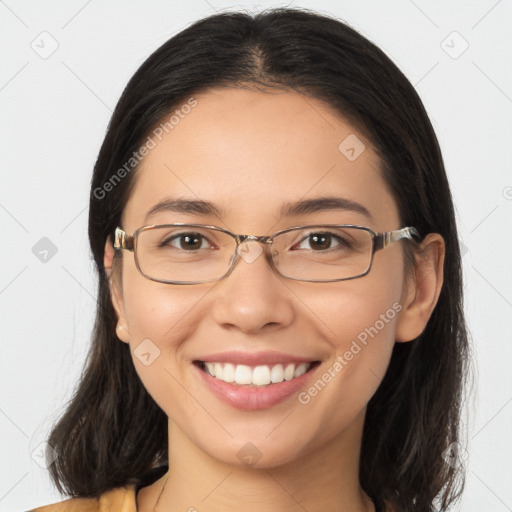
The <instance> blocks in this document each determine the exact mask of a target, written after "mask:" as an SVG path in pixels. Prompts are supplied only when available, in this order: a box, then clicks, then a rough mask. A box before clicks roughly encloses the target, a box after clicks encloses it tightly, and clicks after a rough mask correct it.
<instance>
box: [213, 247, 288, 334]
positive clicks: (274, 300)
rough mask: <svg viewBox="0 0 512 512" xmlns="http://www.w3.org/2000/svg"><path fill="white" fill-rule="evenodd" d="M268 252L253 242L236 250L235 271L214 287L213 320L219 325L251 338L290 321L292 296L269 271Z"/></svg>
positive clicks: (283, 325)
mask: <svg viewBox="0 0 512 512" xmlns="http://www.w3.org/2000/svg"><path fill="white" fill-rule="evenodd" d="M269 250H271V248H267V250H265V246H264V245H263V244H261V243H260V242H256V241H253V240H249V241H246V242H244V243H242V244H241V245H240V246H239V247H238V250H237V254H236V257H237V261H236V264H235V267H234V268H233V270H232V272H231V273H230V274H229V275H228V276H227V277H225V278H224V279H222V280H221V281H220V282H218V283H217V286H216V287H215V292H214V293H215V294H216V295H215V298H214V300H213V317H214V319H215V321H216V322H217V323H218V324H219V325H221V326H224V327H228V328H232V329H234V328H237V329H239V330H240V331H243V332H244V333H247V334H254V333H257V332H259V331H261V330H262V329H267V330H268V329H279V328H283V327H285V326H287V325H289V324H290V323H291V322H292V321H293V318H294V314H295V312H294V307H293V299H294V295H293V294H292V292H291V291H290V290H289V288H288V287H287V286H286V283H284V282H283V281H284V278H282V277H281V276H279V275H277V273H276V272H275V271H274V270H273V269H272V268H271V265H270V261H269V258H268V257H267V255H268V252H267V251H269Z"/></svg>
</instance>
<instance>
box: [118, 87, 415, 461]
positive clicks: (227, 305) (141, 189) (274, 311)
mask: <svg viewBox="0 0 512 512" xmlns="http://www.w3.org/2000/svg"><path fill="white" fill-rule="evenodd" d="M195 99H196V100H197V105H196V106H195V107H194V108H191V109H190V113H188V114H187V115H183V117H182V118H180V119H179V122H178V123H176V124H174V127H173V128H172V129H170V130H169V129H168V133H166V132H165V130H160V132H162V133H160V132H158V133H159V137H160V138H161V140H159V138H157V137H154V141H155V143H156V147H154V148H153V149H151V150H150V151H149V153H148V154H147V155H146V156H145V157H144V159H143V162H142V164H141V166H140V167H139V169H138V170H137V180H136V183H135V186H134V189H133V191H132V194H131V196H130V199H129V201H128V203H127V204H126V207H125V209H124V213H123V218H122V226H123V228H124V229H125V230H126V232H127V233H128V234H132V233H133V231H135V230H136V229H137V228H140V227H141V226H144V225H151V224H169V223H199V224H208V225H216V226H219V227H222V228H226V229H229V230H230V231H232V232H234V233H240V234H254V235H270V234H272V233H274V232H276V231H279V230H281V229H285V228H289V227H292V226H299V225H313V224H358V225H363V226H368V227H371V228H372V229H373V230H375V231H379V232H380V231H389V230H394V229H398V228H401V227H403V226H401V225H400V224H399V214H398V210H397V206H396V203H395V201H394V200H393V198H392V196H391V194H390V192H389V190H388V187H387V186H386V183H385V182H384V180H383V178H382V177H381V173H380V161H379V158H378V157H377V155H376V153H375V152H374V150H373V149H372V148H371V146H370V143H369V141H368V140H366V139H365V138H364V137H363V136H362V135H361V134H360V133H358V132H357V131H356V130H355V129H354V128H353V127H352V126H351V125H349V124H347V122H345V121H344V120H342V119H341V118H340V117H338V116H336V115H335V114H334V113H333V111H332V109H329V108H328V107H327V106H326V105H325V104H323V103H321V102H319V101H317V100H315V99H312V98H309V97H307V98H306V97H303V96H301V95H299V94H296V93H292V92H287V93H273V94H266V93H261V92H254V91H248V90H240V89H227V88H226V89H215V90H212V91H210V92H208V93H204V94H200V95H197V96H195ZM347 137H348V139H347ZM363 144H364V146H363ZM340 145H341V146H340ZM351 148H352V149H351ZM320 197H336V198H344V199H348V200H350V201H353V202H356V203H359V204H360V205H362V206H363V207H364V208H366V209H367V210H368V212H369V214H370V216H368V215H366V214H364V213H362V212H361V211H356V210H351V209H341V208H337V209H324V210H319V211H316V212H310V213H304V214H299V215H294V216H289V217H282V216H280V213H279V212H280V210H281V209H282V208H283V206H284V205H285V204H289V203H294V202H297V201H304V200H312V199H317V198H320ZM167 198H180V199H188V200H190V201H199V200H201V201H208V202H210V203H213V204H214V205H215V206H216V207H217V208H218V209H219V210H221V211H222V213H221V215H220V216H215V215H209V214H198V213H183V212H175V211H164V210H162V211H159V212H158V213H155V214H153V215H151V216H150V217H148V218H146V214H147V212H148V211H149V210H150V209H151V208H152V207H153V206H154V205H156V204H157V203H159V202H160V201H162V200H163V199H167ZM261 247H263V246H261ZM251 250H252V251H255V250H256V249H254V246H253V247H252V249H251ZM254 254H255V259H253V260H252V261H251V260H250V258H247V261H246V260H244V259H243V258H241V259H240V260H239V262H238V263H237V266H236V267H235V269H234V270H233V272H232V273H231V274H230V275H229V276H228V277H227V278H225V279H223V280H221V281H217V282H214V283H207V284H196V285H169V284H162V283H158V282H154V281H151V280H148V279H146V278H145V277H143V276H142V275H141V274H140V273H139V271H138V270H137V268H136V266H135V262H134V255H133V253H131V252H128V251H123V255H122V258H123V268H122V290H120V291H119V292H118V294H117V295H116V297H115V298H114V301H115V306H116V310H117V313H118V316H119V323H120V324H121V325H123V326H124V331H123V330H120V331H119V330H118V334H119V336H120V337H121V339H122V340H123V341H125V342H129V344H130V348H131V351H132V356H133V362H134V365H135V368H136V370H137V372H138V374H139V376H140V378H141V380H142V382H143V384H144V386H145V387H146V388H147V390H148V392H149V393H150V394H151V396H152V397H153V398H154V400H155V401H156V402H157V403H158V405H159V406H160V407H161V408H162V409H163V410H164V411H165V413H166V414H167V415H168V417H169V419H170V422H171V425H172V426H173V428H177V429H179V430H180V431H181V432H182V433H183V434H184V435H185V436H186V438H188V440H190V442H191V443H192V444H191V446H192V445H193V446H195V447H197V448H199V449H200V450H201V451H202V452H203V453H205V454H207V455H209V456H211V457H214V458H215V459H218V460H220V461H224V462H226V463H230V464H237V465H242V464H244V463H245V461H246V459H244V455H247V454H249V455H253V460H257V459H259V460H257V462H256V464H257V465H258V466H260V467H265V466H267V467H270V466H273V465H278V464H283V463H286V462H290V461H292V460H298V459H300V458H301V457H304V456H307V455H309V454H311V453H312V452H315V451H316V452H318V450H322V448H326V447H328V446H332V443H335V442H338V441H339V442H340V443H343V442H344V441H342V440H343V439H345V440H347V439H349V438H350V439H351V440H352V441H353V440H354V439H357V436H358V435H359V434H358V432H360V428H361V425H362V421H363V419H364V413H365V407H366V404H367V402H368V401H369V399H370V398H371V397H372V395H373V394H374V392H375V391H376V389H377V387H378V386H379V384H380V381H381V379H382V377H383V376H384V373H385V371H386V368H387V365H388V362H389V359H390V355H391V351H392V348H393V345H394V343H395V339H396V337H397V329H398V327H399V322H400V318H401V313H400V309H401V307H402V301H403V300H404V299H405V297H406V295H407V290H406V286H405V285H406V282H405V280H404V259H403V246H402V243H401V242H399V243H395V244H393V245H392V246H390V247H389V248H386V249H385V250H382V251H379V252H377V253H376V254H375V257H374V261H373V266H372V269H371V271H370V273H369V274H368V275H366V276H364V277H362V278H357V279H353V280H348V281H340V282H331V283H312V282H300V281H293V280H289V279H285V278H282V277H280V276H278V275H277V274H276V273H274V272H273V271H272V269H271V268H270V266H269V265H268V263H267V261H266V259H265V257H264V256H263V255H262V254H259V255H258V254H257V252H256V253H254ZM191 279H193V277H191ZM144 340H146V341H144ZM148 340H149V341H148ZM143 342H144V344H143V345H141V343H143ZM138 347H139V348H138ZM134 351H135V352H134ZM227 352H229V353H230V356H231V357H232V358H233V359H230V358H229V357H230V356H228V355H226V354H225V353H227ZM268 352H271V353H273V355H274V356H275V358H274V359H272V358H271V355H269V354H268ZM233 353H235V354H233ZM265 353H267V354H265ZM276 353H278V354H277V355H276ZM142 354H143V355H142ZM214 354H215V355H214ZM218 354H220V355H218ZM247 354H249V355H256V356H257V355H261V356H262V361H265V360H268V366H269V369H270V370H272V368H273V367H274V366H275V364H276V362H279V361H281V360H282V362H283V363H284V368H285V367H286V366H287V364H288V363H290V362H291V361H293V360H297V359H302V360H305V361H319V362H320V364H319V365H317V366H316V367H313V369H312V370H310V371H309V372H307V373H306V374H305V375H303V376H302V377H301V380H300V385H299V386H298V388H297V387H296V385H295V384H292V383H293V382H294V381H293V380H291V381H289V382H288V381H285V382H284V383H281V384H279V383H276V384H271V385H270V386H269V387H265V388H258V389H256V388H251V391H250V392H253V391H255V392H256V393H257V394H258V396H259V398H258V399H256V401H251V402H248V403H246V405H245V407H244V406H243V405H241V403H240V402H239V400H240V393H238V392H237V389H239V390H240V388H241V386H238V388H237V385H236V384H223V386H224V387H223V388H222V389H223V390H224V391H222V392H217V391H214V388H213V387H212V386H211V383H212V381H213V380H217V383H218V381H219V379H215V377H212V376H207V375H206V374H205V373H204V371H203V370H202V369H200V368H199V366H198V365H197V364H196V362H197V361H205V360H210V361H217V362H219V363H223V362H226V361H231V362H232V363H233V364H235V366H236V360H237V357H238V358H239V359H238V360H240V361H241V362H245V363H247V361H243V360H242V357H241V356H240V355H247ZM262 361H259V364H257V365H252V366H265V364H264V363H263V362H262ZM247 365H248V364H246V366H247ZM249 366H251V365H249ZM276 371H277V370H276ZM240 372H241V373H243V371H241V370H240ZM263 373H265V370H263ZM277 373H279V372H278V371H277ZM315 383H316V384H315ZM272 386H276V389H277V386H280V387H281V388H282V389H283V390H284V391H282V393H278V392H275V391H273V390H271V389H270V388H272ZM215 389H216V388H215ZM226 389H227V391H226ZM230 390H231V391H230ZM241 392H242V393H245V392H248V390H247V388H246V387H245V386H244V389H243V391H241ZM219 393H220V394H219ZM229 397H231V399H230V398H229ZM247 443H252V445H254V446H251V445H249V444H247ZM246 452H247V453H246Z"/></svg>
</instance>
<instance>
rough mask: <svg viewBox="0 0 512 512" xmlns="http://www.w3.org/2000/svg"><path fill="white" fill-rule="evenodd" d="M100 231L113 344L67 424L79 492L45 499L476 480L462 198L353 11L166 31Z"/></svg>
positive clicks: (230, 506)
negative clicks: (464, 430)
mask: <svg viewBox="0 0 512 512" xmlns="http://www.w3.org/2000/svg"><path fill="white" fill-rule="evenodd" d="M89 235H90V244H91V249H92V252H93V255H94V258H95V262H96V265H97V268H98V278H99V291H98V293H99V296H98V311H97V321H96V325H95V330H94V335H93V343H92V346H91V352H90V356H89V358H88V361H87V365H86V369H85V371H84V374H83V376H82V379H81V381H80V383H79V385H78V387H77V390H76V393H75V395H74V396H73V399H72V400H71V402H70V403H69V406H68V408H67V410H66V412H65V414H64V415H63V416H62V418H61V419H60V420H59V422H58V423H57V424H56V425H55V426H54V428H53V430H52V432H51V435H50V437H49V439H48V444H49V445H50V446H51V447H53V449H54V450H56V452H57V453H58V455H59V456H58V458H57V459H56V460H55V462H54V463H53V464H52V465H51V466H50V473H51V476H52V479H53V481H54V483H55V485H56V487H57V488H58V490H59V491H60V492H63V493H67V494H68V495H69V496H71V498H70V499H68V500H65V501H63V502H61V503H58V504H55V505H49V506H47V507H41V508H38V509H36V510H37V511H39V512H43V511H44V512H50V511H56V510H101V511H103V512H105V511H114V510H123V511H135V510H137V511H139V512H148V511H151V510H161V511H163V510H165V511H177V510H189V511H194V510H199V511H206V510H208V511H221V510H222V511H230V510H235V509H236V510H239V508H240V507H241V506H242V507H243V510H244V511H249V512H250V511H253V510H258V511H259V510H273V511H291V510H307V511H309V512H313V511H317V510H330V511H351V512H355V511H374V510H375V511H386V512H389V511H400V512H402V511H422V512H424V511H431V510H437V508H439V507H440V508H442V509H443V510H445V509H446V508H447V507H448V506H449V505H450V504H452V503H453V502H454V501H455V500H456V499H457V497H458V496H459V495H460V492H461V490H462V486H463V474H462V470H461V465H460V464H458V463H454V458H453V453H454V448H456V447H457V446H458V440H459V416H460V407H461V403H460V402H461V397H462V391H463V384H464V378H465V375H466V364H467V334H466V325H465V320H464V316H463V309H462V278H461V261H460V252H459V245H458V239H457V229H456V224H455V219H454V210H453V204H452V199H451V194H450V190H449V186H448V181H447V178H446V173H445V169H444V165H443V160H442V156H441V153H440V149H439V146H438V142H437V139H436V136H435V134H434V131H433V129H432V126H431V123H430V121H429V119H428V116H427V114H426V112H425V110H424V108H423V105H422V103H421V101H420V99H419V97H418V95H417V94H416V92H415V91H414V89H413V87H412V86H411V84H410V83H409V82H408V80H407V79H406V78H405V77H404V75H403V74H402V73H401V72H400V71H399V70H398V69H397V67H396V66H395V65H394V64H393V63H392V62H391V61H390V59H389V58H388V57H386V56H385V54H384V53H383V52H382V51H381V50H380V49H378V48H377V47H376V46H375V45H373V44H372V43H371V42H369V41H368V40H366V39H365V38H364V37H362V36H361V35H360V34H358V33H357V32H356V31H354V30H353V29H351V28H350V27H348V26H347V25H345V24H343V23H341V22H340V21H338V20H336V19H333V18H329V17H327V16H323V15H319V14H316V13H313V12H311V11H307V10H303V9H302V10H299V9H286V8H281V9H274V10H269V11H266V12H262V13H260V14H257V15H254V16H250V15H248V14H245V13H236V12H230V13H223V14H218V15H214V16H211V17H209V18H205V19H203V20H200V21H198V22H196V23H195V24H193V25H192V26H190V27H188V28H187V29H185V30H183V31H182V32H181V33H179V34H178V35H176V36H175V37H173V38H171V39H170V40H169V41H167V42H166V43H165V44H164V45H163V46H162V47H161V48H159V49H158V50H157V51H156V52H155V53H154V54H153V55H151V56H150V57H149V58H148V59H147V61H146V62H145V63H144V64H143V65H142V66H141V67H140V69H139V70H138V71H137V72H136V74H135V75H134V76H133V78H132V79H131V80H130V82H129V84H128V86H127V87H126V89H125V91H124V93H123V95H122V97H121V99H120V101H119V103H118V105H117V107H116V110H115V112H114V115H113V117H112V120H111V122H110V125H109V128H108V132H107V134H106V137H105V140H104V143H103V145H102V148H101V150H100V153H99V156H98V160H97V162H96V166H95V169H94V175H93V180H92V186H91V199H90V215H89ZM242 235H243V236H242ZM246 235H251V236H250V237H248V236H246ZM455 462H457V461H455ZM242 504H243V505H242ZM73 507H74V508H73Z"/></svg>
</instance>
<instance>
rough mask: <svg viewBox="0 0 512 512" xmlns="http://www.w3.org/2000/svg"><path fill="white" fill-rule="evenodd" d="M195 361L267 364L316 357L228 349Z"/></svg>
mask: <svg viewBox="0 0 512 512" xmlns="http://www.w3.org/2000/svg"><path fill="white" fill-rule="evenodd" d="M196 361H204V362H209V363H232V364H245V365H247V366H257V365H268V364H278V363H282V364H285V363H312V362H315V361H318V359H315V358H311V357H299V356H293V355H290V354H285V353H283V352H275V351H266V352H253V353H250V352H246V351H243V352H241V351H229V352H216V353H215V354H208V355H205V356H201V357H198V358H197V359H196Z"/></svg>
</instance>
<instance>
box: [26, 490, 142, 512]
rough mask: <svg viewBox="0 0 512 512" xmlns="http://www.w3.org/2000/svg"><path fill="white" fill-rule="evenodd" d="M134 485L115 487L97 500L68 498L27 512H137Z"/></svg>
mask: <svg viewBox="0 0 512 512" xmlns="http://www.w3.org/2000/svg"><path fill="white" fill-rule="evenodd" d="M135 488H136V485H135V484H131V485H127V486H125V487H116V488H115V489H111V490H110V491H107V492H105V493H103V494H102V495H101V496H100V497H99V498H69V499H67V500H64V501H59V502H58V503H53V504H51V505H45V506H43V507H38V508H35V509H32V510H30V511H29V512H137V501H136V495H135Z"/></svg>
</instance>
